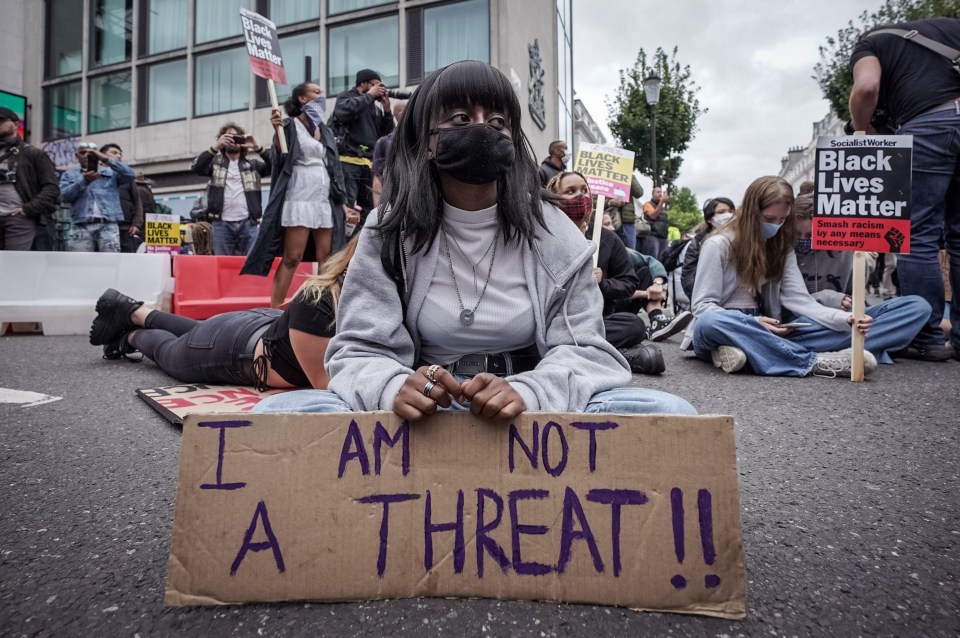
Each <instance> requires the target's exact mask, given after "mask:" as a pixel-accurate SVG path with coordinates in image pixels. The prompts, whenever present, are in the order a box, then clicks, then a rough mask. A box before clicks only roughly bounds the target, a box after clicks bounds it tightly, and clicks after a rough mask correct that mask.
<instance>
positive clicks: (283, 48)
mask: <svg viewBox="0 0 960 638" xmlns="http://www.w3.org/2000/svg"><path fill="white" fill-rule="evenodd" d="M280 52H281V53H282V54H283V68H284V69H285V70H286V72H287V85H286V86H283V85H281V84H277V85H276V89H277V99H279V100H280V101H281V102H282V101H283V100H285V99H286V98H287V97H289V96H290V92H291V91H293V87H295V86H296V85H298V84H300V83H301V82H307V81H310V82H313V83H315V84H319V83H320V32H319V31H311V32H310V33H300V34H297V35H290V36H287V37H285V38H280ZM308 55H309V56H310V77H309V78H307V75H306V61H305V59H304V58H306V57H307V56H308Z"/></svg>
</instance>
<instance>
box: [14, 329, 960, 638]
mask: <svg viewBox="0 0 960 638" xmlns="http://www.w3.org/2000/svg"><path fill="white" fill-rule="evenodd" d="M677 341H678V339H677V338H676V337H675V338H674V339H673V342H677ZM664 353H665V356H666V359H667V372H666V374H664V375H662V376H661V377H639V376H638V377H635V382H636V383H638V384H642V385H645V386H647V387H654V388H658V389H663V390H669V391H672V392H675V393H678V394H680V395H682V396H684V397H685V398H687V399H689V400H690V401H691V402H692V403H693V404H694V405H695V406H696V407H697V408H698V409H699V410H700V412H701V413H704V414H706V413H717V414H732V415H734V416H735V418H736V431H737V448H738V465H739V470H740V489H741V503H742V519H743V536H744V543H745V551H746V561H747V580H748V585H747V596H748V601H747V602H748V615H747V618H746V619H745V620H742V621H729V620H719V619H712V618H703V617H697V616H680V615H672V614H655V613H641V612H634V611H630V610H625V609H618V608H613V607H599V606H587V605H559V604H547V603H534V602H507V601H492V600H445V599H419V600H395V601H383V602H370V603H350V604H303V603H291V604H282V605H246V606H235V607H220V608H177V609H165V608H164V606H163V590H164V581H165V578H166V561H167V553H168V548H169V538H170V530H171V522H172V516H173V501H174V494H175V491H176V480H177V469H178V468H177V463H178V456H179V443H180V431H179V429H177V428H175V427H173V426H171V425H169V424H168V423H167V422H166V421H165V420H163V419H162V418H161V417H160V416H159V415H157V414H156V413H155V412H153V410H151V409H150V408H149V407H148V406H147V405H146V404H145V403H143V402H142V401H141V400H140V399H138V398H137V397H136V395H135V394H134V390H135V389H136V388H143V387H156V386H160V385H167V384H169V383H170V379H169V378H168V377H166V376H165V375H163V374H162V373H161V372H160V371H159V370H158V369H157V368H156V367H155V366H154V365H153V364H151V363H149V362H143V363H139V364H131V363H128V362H125V361H102V360H101V359H100V357H99V352H98V349H95V348H92V347H91V346H89V345H87V344H86V340H85V338H83V337H40V336H10V337H3V338H0V362H2V363H0V388H7V389H13V390H19V391H32V392H38V393H43V394H47V395H53V396H57V397H62V399H61V400H58V401H53V402H48V403H42V404H39V405H34V406H25V405H18V404H8V403H0V506H2V514H0V635H3V636H135V635H139V636H144V637H145V636H165V635H181V634H190V635H197V636H221V635H222V636H228V635H229V636H234V635H236V636H259V635H264V636H285V635H329V636H352V635H374V636H386V635H390V636H394V635H417V636H420V635H453V636H461V635H462V636H487V635H490V636H514V635H524V636H591V637H593V636H615V635H616V636H619V635H622V636H627V635H658V636H662V635H668V634H669V635H672V636H704V635H708V636H731V637H732V636H768V635H774V636H781V635H782V636H856V635H861V636H878V635H884V636H956V635H957V634H958V633H960V582H958V581H960V557H958V550H960V496H958V495H960V478H958V473H960V468H958V458H960V434H958V432H960V417H958V416H957V413H956V408H955V407H954V408H950V407H949V406H950V405H954V406H955V405H956V402H957V398H958V394H960V363H958V362H955V361H951V362H948V363H940V364H933V363H928V364H924V363H919V362H913V361H904V362H900V363H898V364H897V365H895V366H881V369H880V370H879V371H878V372H877V374H876V375H875V376H874V377H872V378H870V379H869V380H868V382H867V383H863V384H852V383H850V382H849V381H847V380H840V379H836V380H828V379H818V378H807V379H786V378H771V379H761V378H757V377H753V376H749V375H726V374H723V373H722V372H720V371H718V370H715V369H714V368H712V367H711V366H709V365H707V364H704V363H701V362H698V361H695V360H687V359H685V358H683V357H682V356H681V355H680V353H679V350H678V346H677V345H676V343H667V344H664ZM7 396H9V393H8V395H7Z"/></svg>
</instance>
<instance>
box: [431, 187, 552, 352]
mask: <svg viewBox="0 0 960 638" xmlns="http://www.w3.org/2000/svg"><path fill="white" fill-rule="evenodd" d="M443 214H444V221H443V229H444V230H445V231H446V234H447V246H449V248H450V259H451V260H452V262H453V270H454V273H455V274H456V277H457V286H459V288H460V296H461V297H462V299H463V305H464V307H465V308H467V309H468V310H471V309H473V307H474V306H475V305H476V303H477V299H478V298H479V296H480V291H482V290H483V282H484V281H485V280H486V278H487V270H488V269H489V268H490V259H491V256H492V255H493V250H492V249H491V250H490V251H489V252H487V248H489V247H490V244H491V243H492V242H493V238H494V236H495V235H496V233H497V228H498V224H497V206H496V204H494V205H493V206H491V207H490V208H485V209H483V210H461V209H459V208H454V207H453V206H450V205H449V204H447V203H446V202H444V205H443ZM436 241H437V242H439V256H438V259H437V267H436V269H435V270H434V273H433V278H432V280H431V281H430V288H429V290H428V292H427V298H426V301H424V303H423V307H422V309H421V310H420V315H419V317H418V319H417V330H418V331H419V332H420V340H421V348H420V350H421V352H420V357H421V359H423V360H424V361H428V362H430V363H439V364H441V365H448V364H450V363H453V362H454V361H456V360H457V359H459V358H460V357H462V356H464V355H467V354H472V353H475V352H482V353H492V352H507V351H510V350H517V349H519V348H524V347H526V346H529V345H531V344H533V342H534V339H535V334H536V333H535V330H536V326H535V325H534V319H533V302H532V300H531V299H530V292H529V290H528V289H527V284H526V281H525V280H524V275H523V273H524V269H523V260H522V256H521V252H522V251H521V248H520V246H519V245H518V244H517V243H516V241H514V242H511V243H510V245H509V246H506V245H505V244H504V240H503V234H502V233H501V234H500V236H499V237H498V238H497V254H496V257H495V258H494V262H493V271H492V272H491V274H490V283H489V284H488V285H487V292H486V294H484V296H483V299H481V300H480V305H479V307H477V310H476V312H475V313H474V322H473V325H471V326H464V325H463V324H462V323H460V304H459V302H458V301H457V293H456V291H455V289H454V286H453V278H452V277H451V275H450V261H448V260H447V251H446V250H445V249H444V244H443V233H439V234H438V235H437V239H436ZM484 253H486V255H484ZM474 265H476V268H474ZM474 271H476V287H474Z"/></svg>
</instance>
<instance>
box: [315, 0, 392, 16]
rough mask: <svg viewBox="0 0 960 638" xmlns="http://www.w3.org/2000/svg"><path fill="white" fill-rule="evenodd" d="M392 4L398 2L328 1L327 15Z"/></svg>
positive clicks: (390, 0)
mask: <svg viewBox="0 0 960 638" xmlns="http://www.w3.org/2000/svg"><path fill="white" fill-rule="evenodd" d="M391 2H396V0H328V4H327V13H328V14H330V15H335V14H337V13H346V12H348V11H357V10H358V9H366V8H367V7H376V6H377V5H381V4H390V3H391Z"/></svg>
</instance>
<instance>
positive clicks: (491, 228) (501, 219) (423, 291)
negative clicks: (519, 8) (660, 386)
mask: <svg viewBox="0 0 960 638" xmlns="http://www.w3.org/2000/svg"><path fill="white" fill-rule="evenodd" d="M520 120H521V110H520V103H519V101H518V99H517V95H516V92H515V91H514V89H513V87H512V86H511V85H510V81H509V80H508V79H507V78H506V77H504V75H503V74H502V73H501V72H500V71H498V70H497V69H496V68H495V67H493V66H491V65H489V64H486V63H483V62H476V61H465V62H455V63H453V64H451V65H449V66H447V67H444V68H442V69H439V70H438V71H436V72H434V73H433V74H432V75H431V76H430V77H428V78H427V79H426V80H425V81H424V82H423V83H422V84H421V85H420V86H419V88H418V89H417V90H416V92H414V94H413V97H412V98H411V99H410V102H409V103H408V105H407V110H406V112H405V113H404V116H403V118H402V119H401V120H400V124H399V127H398V129H397V131H396V133H395V134H394V140H393V156H392V159H391V161H390V163H389V164H388V166H387V171H386V175H385V178H384V189H383V194H382V197H381V200H380V204H381V208H382V209H383V210H384V211H385V212H383V213H382V215H381V217H380V219H379V220H378V222H377V224H376V226H374V227H372V228H369V229H368V230H367V231H365V232H364V233H363V237H361V239H360V244H359V246H358V247H357V254H356V256H355V258H354V263H353V265H352V266H351V268H350V273H349V274H348V275H347V280H346V282H345V284H344V288H343V296H342V297H341V306H340V316H339V321H338V332H337V335H336V336H335V337H334V338H333V340H332V341H331V342H330V347H329V348H328V350H327V369H328V370H329V372H330V391H326V392H324V391H318V390H307V391H299V392H287V393H283V394H282V395H275V396H273V397H268V398H267V399H266V400H265V401H262V402H261V403H259V404H258V405H257V406H256V407H255V411H257V412H350V411H354V410H357V411H368V410H393V411H394V412H395V413H397V414H398V415H400V416H401V417H403V418H406V419H409V420H410V421H422V420H423V419H426V418H427V417H429V416H430V415H432V414H434V413H435V412H436V411H437V409H438V408H445V409H455V410H468V409H469V410H470V412H471V413H472V414H474V415H476V416H478V417H481V418H486V419H491V420H495V421H498V422H504V421H509V420H510V419H513V418H514V417H516V416H517V415H519V414H521V413H522V412H525V411H537V410H544V411H557V412H608V411H609V412H620V413H680V414H694V413H695V410H694V409H693V407H692V406H691V405H690V404H689V403H687V402H686V401H684V400H683V399H681V398H679V397H676V396H673V395H670V394H667V393H664V392H658V391H655V390H646V389H642V388H633V387H630V388H628V387H624V386H626V385H628V384H629V382H630V379H631V375H630V371H629V369H628V367H627V363H626V361H624V359H623V357H622V356H621V355H620V354H619V353H618V352H617V350H616V349H615V348H614V347H613V346H612V345H610V344H609V343H608V342H607V341H606V340H605V339H604V338H603V319H602V317H601V310H602V308H603V299H602V297H601V295H600V289H599V288H598V286H597V283H596V279H594V275H593V263H592V254H593V251H594V246H593V245H592V244H591V243H590V242H589V241H587V240H586V239H585V238H584V237H583V234H582V233H580V231H579V230H577V229H576V228H575V227H574V226H573V225H572V224H570V222H569V221H568V220H567V218H566V216H565V215H564V214H563V213H562V212H561V211H559V210H557V209H556V208H555V207H553V206H551V205H549V204H546V203H544V202H543V201H542V200H541V193H542V189H541V187H540V181H539V176H538V174H537V164H536V162H535V160H534V159H533V154H532V149H531V148H530V144H529V142H528V141H527V138H526V136H525V135H524V133H523V130H522V129H521V128H520Z"/></svg>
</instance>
